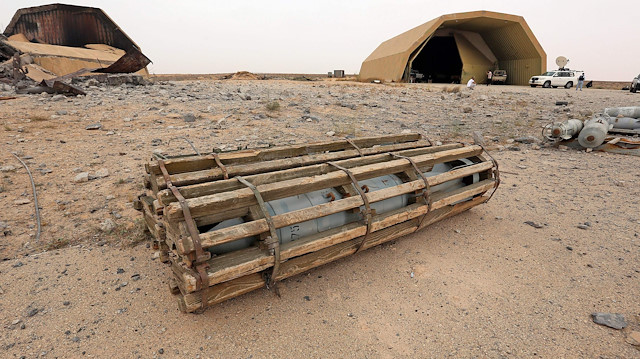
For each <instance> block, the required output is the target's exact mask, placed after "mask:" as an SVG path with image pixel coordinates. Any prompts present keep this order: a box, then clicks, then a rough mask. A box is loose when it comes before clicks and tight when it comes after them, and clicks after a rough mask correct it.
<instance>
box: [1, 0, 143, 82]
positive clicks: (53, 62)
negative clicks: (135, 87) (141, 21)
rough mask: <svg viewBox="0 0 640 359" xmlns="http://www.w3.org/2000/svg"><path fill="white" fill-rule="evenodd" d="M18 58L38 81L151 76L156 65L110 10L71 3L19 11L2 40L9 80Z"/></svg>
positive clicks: (23, 67) (28, 74)
mask: <svg viewBox="0 0 640 359" xmlns="http://www.w3.org/2000/svg"><path fill="white" fill-rule="evenodd" d="M16 53H18V54H19V66H20V69H21V71H20V72H21V73H22V74H23V76H26V77H28V78H30V79H31V80H34V81H36V82H41V81H43V80H45V81H49V80H53V79H57V78H60V77H64V76H79V75H83V74H89V73H137V74H140V75H148V71H147V65H148V64H149V63H151V61H150V60H149V59H148V58H147V57H146V56H145V55H144V54H142V52H141V51H140V48H139V46H138V45H137V44H136V43H135V42H134V41H133V40H132V39H131V38H130V37H129V36H127V34H126V33H124V31H122V29H121V28H120V27H119V26H118V25H117V24H116V23H115V22H114V21H113V20H112V19H111V18H110V17H109V16H107V14H105V12H104V11H102V10H101V9H98V8H91V7H84V6H74V5H65V4H51V5H43V6H36V7H30V8H24V9H20V10H18V11H17V12H16V13H15V15H14V16H13V18H12V19H11V22H10V23H9V25H8V26H7V28H6V29H5V31H4V34H3V35H1V36H0V61H1V62H2V63H3V64H2V65H3V66H4V70H5V71H4V72H5V75H6V72H11V71H12V70H10V71H7V70H8V69H11V68H12V67H14V65H13V64H14V63H15V59H14V55H15V54H16ZM0 71H1V70H0ZM11 76H12V77H13V76H15V74H12V75H11Z"/></svg>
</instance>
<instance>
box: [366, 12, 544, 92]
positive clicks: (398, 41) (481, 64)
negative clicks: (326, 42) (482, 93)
mask: <svg viewBox="0 0 640 359" xmlns="http://www.w3.org/2000/svg"><path fill="white" fill-rule="evenodd" d="M546 62H547V55H546V53H545V52H544V50H543V49H542V47H541V46H540V44H539V43H538V40H537V39H536V38H535V36H534V35H533V32H532V31H531V29H530V28H529V26H528V25H527V23H526V22H525V21H524V18H522V17H521V16H516V15H509V14H502V13H496V12H491V11H474V12H467V13H458V14H449V15H443V16H440V17H438V18H436V19H433V20H431V21H429V22H427V23H424V24H422V25H420V26H418V27H415V28H413V29H411V30H409V31H406V32H404V33H402V34H400V35H398V36H396V37H393V38H391V39H389V40H387V41H385V42H383V43H382V44H380V46H378V48H376V49H375V50H374V51H373V53H371V55H369V57H367V59H365V61H364V62H363V63H362V67H361V69H360V80H361V81H367V82H368V81H372V80H381V81H385V82H409V81H412V80H414V79H422V80H423V81H429V80H431V82H440V83H464V82H466V81H468V80H469V79H470V78H471V77H475V79H476V82H478V83H483V82H485V81H487V77H486V73H487V71H488V70H492V71H494V72H495V70H504V71H506V72H507V81H506V83H507V84H514V85H526V84H528V80H529V78H530V77H531V76H534V75H539V74H540V73H543V72H545V71H546Z"/></svg>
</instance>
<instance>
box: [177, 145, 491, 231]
mask: <svg viewBox="0 0 640 359" xmlns="http://www.w3.org/2000/svg"><path fill="white" fill-rule="evenodd" d="M481 153H482V147H480V146H467V147H462V148H458V149H453V150H448V151H441V152H437V153H433V154H426V155H419V156H415V157H412V159H413V160H414V161H415V162H416V163H417V164H418V165H419V166H424V165H428V164H429V165H431V164H434V163H438V162H447V161H453V160H456V159H460V158H467V157H474V156H477V155H479V154H481ZM410 167H411V165H410V164H408V162H407V161H406V160H404V159H399V160H393V161H387V162H384V163H376V164H372V165H367V166H361V167H356V168H353V169H351V172H352V173H353V174H354V176H355V177H356V179H358V180H364V179H369V178H375V177H379V176H383V175H387V174H393V173H399V172H403V171H405V170H408V169H410ZM349 183H351V180H350V179H349V177H348V176H347V175H346V174H345V173H344V172H342V171H336V172H331V173H328V174H325V175H321V176H314V177H304V178H296V179H293V180H288V181H281V182H277V183H270V184H265V185H260V186H257V187H258V190H259V191H260V193H261V194H262V196H263V198H264V200H265V201H272V200H275V199H280V198H284V197H290V196H295V195H298V194H302V193H308V192H312V191H316V190H320V189H324V188H329V187H336V186H341V185H346V184H349ZM186 203H187V205H188V206H189V209H190V211H191V215H192V216H193V217H202V216H206V215H212V214H215V213H220V212H224V211H226V210H229V209H231V208H237V207H248V206H252V205H255V204H256V203H257V201H256V199H255V196H254V194H253V192H252V191H251V190H250V189H248V188H246V189H239V190H236V191H232V192H225V193H218V194H215V195H210V196H203V197H198V198H190V199H187V200H186ZM164 216H165V217H166V218H167V220H169V221H176V220H182V219H183V218H184V217H183V213H182V208H181V207H180V205H179V204H178V203H176V202H174V203H171V204H169V205H168V206H166V207H165V208H164Z"/></svg>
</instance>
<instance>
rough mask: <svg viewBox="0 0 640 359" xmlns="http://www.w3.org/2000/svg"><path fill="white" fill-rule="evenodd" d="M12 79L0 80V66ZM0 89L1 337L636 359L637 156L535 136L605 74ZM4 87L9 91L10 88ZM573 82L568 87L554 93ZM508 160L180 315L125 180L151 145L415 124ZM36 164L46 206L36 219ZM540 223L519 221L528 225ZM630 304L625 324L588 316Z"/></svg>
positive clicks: (129, 352) (352, 132)
mask: <svg viewBox="0 0 640 359" xmlns="http://www.w3.org/2000/svg"><path fill="white" fill-rule="evenodd" d="M0 86H2V85H0ZM80 86H81V87H83V88H84V89H85V90H86V92H87V96H81V97H64V96H62V95H53V96H52V95H17V96H18V98H17V99H12V100H6V101H0V125H1V126H0V141H1V143H2V146H1V148H2V151H0V170H1V172H0V203H1V204H2V208H3V211H2V212H0V258H2V261H1V262H0V324H1V328H0V332H1V335H0V338H1V339H0V357H3V358H43V357H46V358H79V357H94V358H104V357H111V358H156V357H157V358H161V357H162V358H164V357H166V358H282V357H291V358H332V357H334V358H444V357H450V358H531V357H540V358H640V350H639V349H638V348H639V347H638V345H639V344H640V301H638V295H639V294H640V238H639V233H640V211H639V209H640V189H639V188H640V186H639V185H640V180H639V178H638V173H639V172H638V168H639V164H640V161H639V160H638V157H634V156H625V155H616V154H609V153H600V152H591V153H587V152H584V151H575V150H570V149H565V148H557V147H554V146H548V145H546V144H544V143H541V135H540V134H541V129H542V127H543V126H544V125H546V124H548V123H549V122H551V121H561V120H565V119H569V118H578V119H586V118H589V117H590V116H591V115H592V114H593V113H597V112H600V111H602V110H603V109H604V108H605V107H615V106H638V105H640V95H637V94H631V93H629V92H628V91H620V90H608V89H597V90H595V89H585V90H584V91H582V92H576V91H575V90H574V89H570V90H566V89H541V88H535V89H534V88H528V87H518V86H482V85H480V86H478V87H477V88H476V89H475V90H473V91H470V90H466V89H463V88H457V87H452V86H450V85H438V84H363V83H357V82H351V81H336V80H333V81H329V80H324V81H322V80H317V81H291V80H234V79H230V80H201V81H193V80H190V81H164V80H160V79H156V81H154V82H153V83H150V84H149V85H147V86H132V85H121V86H113V87H108V86H104V85H102V84H99V83H97V82H95V81H92V80H89V81H86V82H84V83H81V84H80ZM0 90H3V91H0V96H16V95H15V94H14V93H13V92H12V91H11V90H10V89H9V88H7V87H0ZM556 101H566V102H568V105H567V106H556ZM474 131H479V132H480V133H482V135H484V140H485V142H486V144H487V148H488V149H490V153H491V154H492V155H493V156H494V157H495V158H496V159H497V161H498V162H499V164H500V169H501V170H502V175H501V178H502V184H501V185H500V188H499V189H498V191H497V192H496V194H495V195H494V197H493V198H492V199H491V201H489V202H488V203H487V204H484V205H482V206H479V207H476V208H473V209H472V210H470V211H467V212H465V213H463V214H461V215H458V216H456V217H454V218H450V219H447V220H444V221H442V222H439V223H436V224H435V225H432V226H430V227H428V228H426V229H425V230H423V231H421V232H418V233H415V234H412V235H410V236H406V237H404V238H401V239H398V240H395V241H392V242H390V243H387V244H384V245H381V246H378V247H375V248H372V249H370V250H367V251H364V252H362V253H359V254H357V255H355V256H350V257H348V258H345V259H342V260H339V261H337V262H334V263H331V264H328V265H325V266H322V267H319V268H316V269H314V270H312V271H310V272H307V273H305V274H303V275H298V276H296V277H293V278H289V279H287V280H284V281H283V282H281V283H280V292H281V295H282V296H281V297H280V298H278V297H277V296H275V295H274V294H273V293H272V292H270V291H268V290H266V289H263V290H258V291H254V292H252V293H249V294H246V295H243V296H241V297H238V298H236V299H233V300H230V301H227V302H225V303H222V304H219V305H216V306H215V307H213V308H210V309H208V310H207V311H205V312H204V313H202V314H183V313H181V312H180V311H179V310H178V307H177V304H176V301H175V299H174V298H173V296H172V295H171V294H170V293H169V290H168V279H169V273H170V270H169V268H167V267H166V265H165V264H163V263H161V262H160V261H159V260H158V259H157V258H156V256H154V252H153V250H152V249H151V248H149V247H150V241H149V239H148V237H147V236H146V234H145V233H144V230H143V228H144V225H143V221H142V217H141V214H140V212H138V211H136V210H135V209H133V206H132V202H133V200H134V199H135V198H136V197H137V196H138V195H139V194H141V193H143V192H144V188H143V185H142V174H143V172H144V164H145V163H146V161H147V160H148V159H149V158H151V156H152V154H153V153H154V152H156V153H165V154H171V155H176V154H187V153H193V149H192V148H191V146H190V145H189V143H187V141H185V138H186V139H188V140H189V141H190V142H191V143H193V146H194V147H195V148H196V149H197V150H199V151H202V152H209V151H211V150H212V149H214V148H215V149H218V150H222V151H228V150H233V149H238V148H251V147H265V146H269V145H284V144H291V143H304V142H316V141H326V140H331V139H335V138H340V137H345V136H374V135H382V134H397V133H403V132H404V133H409V132H411V133H413V132H417V133H421V134H423V135H424V136H426V137H427V138H429V139H430V140H431V141H432V142H434V143H436V142H438V143H448V142H453V141H462V142H466V143H471V142H473V139H472V133H473V132H474ZM11 153H16V154H17V155H18V156H19V157H20V158H22V159H23V160H24V161H25V162H26V164H27V165H28V166H29V168H30V170H31V172H32V173H33V177H34V181H35V185H36V189H37V194H38V202H39V206H40V208H41V216H42V234H41V237H40V238H39V240H36V236H35V235H36V220H35V215H34V203H33V196H32V192H31V183H30V181H29V176H28V174H27V172H26V171H25V170H24V168H23V167H22V166H21V164H20V163H19V162H18V161H17V160H16V159H15V157H13V156H12V155H11ZM525 222H527V223H525ZM595 312H604V313H618V314H622V315H623V316H624V318H625V321H626V323H627V326H626V328H624V329H622V330H615V329H612V328H609V327H606V326H602V325H598V324H596V323H594V322H593V320H592V318H591V314H592V313H595Z"/></svg>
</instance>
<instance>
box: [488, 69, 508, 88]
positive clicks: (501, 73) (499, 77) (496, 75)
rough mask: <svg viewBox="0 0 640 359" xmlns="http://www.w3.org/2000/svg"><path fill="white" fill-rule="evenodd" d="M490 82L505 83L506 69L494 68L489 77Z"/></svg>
mask: <svg viewBox="0 0 640 359" xmlns="http://www.w3.org/2000/svg"><path fill="white" fill-rule="evenodd" d="M491 83H492V84H503V85H504V84H506V83H507V71H506V70H495V71H494V72H493V76H492V77H491Z"/></svg>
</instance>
